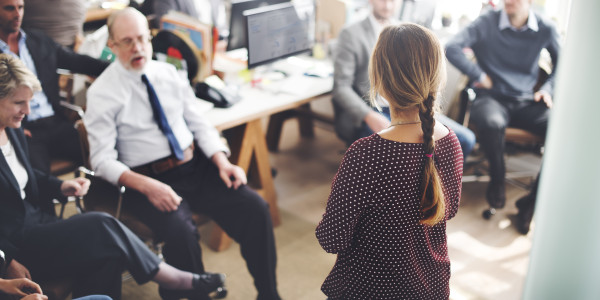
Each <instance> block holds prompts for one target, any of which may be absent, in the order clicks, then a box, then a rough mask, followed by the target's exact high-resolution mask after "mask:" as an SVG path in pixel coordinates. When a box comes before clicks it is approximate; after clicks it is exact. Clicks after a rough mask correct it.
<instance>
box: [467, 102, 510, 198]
mask: <svg viewBox="0 0 600 300" xmlns="http://www.w3.org/2000/svg"><path fill="white" fill-rule="evenodd" d="M471 121H472V122H473V124H475V126H476V128H477V139H478V140H479V144H480V145H481V148H482V149H483V151H484V153H485V155H486V157H487V159H488V162H489V166H490V183H489V185H488V188H487V192H486V196H487V200H488V203H489V204H490V206H491V207H493V208H502V207H504V204H505V202H506V195H505V186H504V178H505V176H506V169H505V165H504V133H505V130H506V127H507V125H508V123H509V121H510V115H509V110H508V108H507V107H506V106H505V105H504V103H502V102H500V101H498V100H496V99H494V98H492V97H491V96H489V95H485V94H483V95H478V97H477V99H475V101H474V102H473V105H472V107H471Z"/></svg>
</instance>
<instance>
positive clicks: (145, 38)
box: [114, 35, 152, 49]
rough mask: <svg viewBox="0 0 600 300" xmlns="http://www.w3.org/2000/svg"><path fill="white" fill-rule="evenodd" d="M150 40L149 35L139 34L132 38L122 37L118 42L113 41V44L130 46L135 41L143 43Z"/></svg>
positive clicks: (123, 46)
mask: <svg viewBox="0 0 600 300" xmlns="http://www.w3.org/2000/svg"><path fill="white" fill-rule="evenodd" d="M151 40H152V36H151V35H140V36H138V37H136V38H134V39H132V38H124V39H122V40H121V41H119V42H114V44H115V45H117V46H118V47H121V48H127V49H129V48H132V47H133V46H134V45H135V44H136V43H140V44H142V45H143V44H144V43H146V42H150V41H151Z"/></svg>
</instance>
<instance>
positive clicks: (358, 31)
mask: <svg viewBox="0 0 600 300" xmlns="http://www.w3.org/2000/svg"><path fill="white" fill-rule="evenodd" d="M376 42H377V39H376V37H375V33H374V29H373V26H372V25H371V22H370V21H369V18H365V19H364V20H362V21H360V22H358V23H355V24H352V25H350V26H348V27H346V28H344V29H343V30H342V31H341V32H340V35H339V37H338V43H337V46H336V48H335V50H334V84H333V107H334V112H335V130H336V133H337V134H338V136H339V137H340V138H341V139H343V140H344V141H346V142H348V143H352V142H353V141H354V138H355V136H354V132H355V130H356V129H357V128H359V127H360V126H361V124H362V121H363V119H364V118H365V116H366V115H367V113H368V112H369V111H371V106H370V104H368V92H369V87H370V85H369V71H368V70H369V58H370V57H371V52H372V50H373V47H374V46H375V43H376Z"/></svg>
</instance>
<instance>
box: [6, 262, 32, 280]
mask: <svg viewBox="0 0 600 300" xmlns="http://www.w3.org/2000/svg"><path fill="white" fill-rule="evenodd" d="M6 278H27V279H31V274H29V270H27V268H26V267H25V266H24V265H22V264H20V263H19V262H18V261H17V260H16V259H13V260H12V261H11V262H10V264H9V265H8V267H7V268H6Z"/></svg>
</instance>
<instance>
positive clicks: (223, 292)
mask: <svg viewBox="0 0 600 300" xmlns="http://www.w3.org/2000/svg"><path fill="white" fill-rule="evenodd" d="M225 297H227V289H226V288H225V287H219V288H217V290H216V291H215V296H214V298H215V299H223V298H225Z"/></svg>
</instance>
